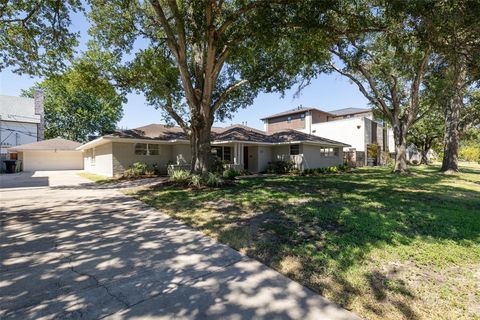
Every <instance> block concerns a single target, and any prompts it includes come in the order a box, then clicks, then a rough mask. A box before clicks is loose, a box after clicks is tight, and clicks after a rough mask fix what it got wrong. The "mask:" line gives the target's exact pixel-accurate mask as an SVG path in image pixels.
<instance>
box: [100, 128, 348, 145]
mask: <svg viewBox="0 0 480 320" xmlns="http://www.w3.org/2000/svg"><path fill="white" fill-rule="evenodd" d="M105 137H106V138H108V137H116V138H128V139H145V140H164V141H169V140H188V137H187V135H186V134H185V133H184V132H183V130H182V129H181V128H179V127H169V126H165V125H162V124H149V125H146V126H143V127H139V128H136V129H131V130H122V131H117V132H115V133H113V134H111V135H107V136H105ZM212 140H213V142H222V141H244V142H246V141H249V142H256V143H290V142H315V143H325V144H328V145H330V144H334V145H339V146H349V145H348V144H345V143H342V142H339V141H335V140H330V139H326V138H322V137H318V136H314V135H311V134H306V133H303V132H300V131H297V130H283V131H280V132H275V133H272V134H267V133H266V132H265V131H261V130H258V129H254V128H251V127H247V126H244V125H239V124H237V125H232V126H229V127H225V128H218V127H213V128H212Z"/></svg>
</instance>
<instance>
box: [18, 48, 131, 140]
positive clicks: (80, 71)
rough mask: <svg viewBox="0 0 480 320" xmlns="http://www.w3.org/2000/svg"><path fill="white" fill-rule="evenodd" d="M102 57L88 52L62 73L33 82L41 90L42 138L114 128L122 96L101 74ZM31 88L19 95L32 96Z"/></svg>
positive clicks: (79, 137)
mask: <svg viewBox="0 0 480 320" xmlns="http://www.w3.org/2000/svg"><path fill="white" fill-rule="evenodd" d="M102 59H103V58H102V57H99V56H97V55H95V53H89V54H87V55H85V56H83V57H82V58H79V59H77V60H75V61H74V62H73V64H72V66H71V67H70V68H69V69H67V71H65V72H64V73H62V74H59V75H53V76H50V77H49V78H47V79H46V80H44V81H42V82H41V83H40V84H37V85H36V86H35V87H36V88H41V89H42V90H43V91H44V92H45V99H44V107H45V118H44V119H45V138H47V139H48V138H56V137H62V138H65V139H70V140H75V141H82V142H83V141H86V140H87V138H88V136H89V135H99V134H100V135H101V134H106V133H110V132H112V131H114V130H115V128H116V124H117V122H118V121H120V119H121V117H122V103H123V102H124V101H125V98H124V96H123V95H122V94H118V93H117V92H116V90H115V88H114V87H113V86H112V85H111V84H110V82H109V79H106V78H104V77H103V75H102V72H101V70H100V66H103V65H105V64H106V61H103V62H101V60H102ZM33 91H34V88H31V89H29V90H24V91H23V92H22V95H23V96H27V97H33Z"/></svg>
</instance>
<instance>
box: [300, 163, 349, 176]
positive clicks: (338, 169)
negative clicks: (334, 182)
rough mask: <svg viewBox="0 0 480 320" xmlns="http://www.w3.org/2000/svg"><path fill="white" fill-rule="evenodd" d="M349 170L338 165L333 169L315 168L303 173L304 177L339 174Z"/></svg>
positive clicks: (347, 167) (344, 166)
mask: <svg viewBox="0 0 480 320" xmlns="http://www.w3.org/2000/svg"><path fill="white" fill-rule="evenodd" d="M348 170H350V167H349V166H347V165H344V164H342V165H338V166H334V167H324V168H315V169H305V170H304V171H303V174H304V175H321V174H326V173H339V172H347V171H348Z"/></svg>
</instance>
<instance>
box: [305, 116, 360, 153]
mask: <svg viewBox="0 0 480 320" xmlns="http://www.w3.org/2000/svg"><path fill="white" fill-rule="evenodd" d="M357 126H360V128H357ZM300 131H302V132H305V130H300ZM314 131H315V132H314ZM312 134H313V135H316V136H319V137H322V138H327V139H332V140H335V141H339V142H343V143H346V144H349V145H351V148H355V149H357V151H365V119H364V118H349V119H343V120H336V121H330V122H322V123H314V124H312ZM346 149H348V148H346Z"/></svg>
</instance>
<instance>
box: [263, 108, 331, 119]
mask: <svg viewBox="0 0 480 320" xmlns="http://www.w3.org/2000/svg"><path fill="white" fill-rule="evenodd" d="M311 110H316V111H319V112H323V113H327V114H328V113H330V112H326V111H323V110H320V109H317V108H309V107H296V108H294V109H290V110H287V111H284V112H280V113H276V114H274V115H271V116H268V117H264V118H261V119H260V120H266V119H271V118H277V117H283V116H288V115H290V114H296V113H300V112H306V111H311Z"/></svg>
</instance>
